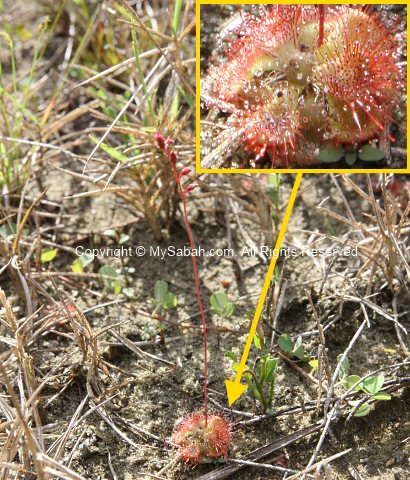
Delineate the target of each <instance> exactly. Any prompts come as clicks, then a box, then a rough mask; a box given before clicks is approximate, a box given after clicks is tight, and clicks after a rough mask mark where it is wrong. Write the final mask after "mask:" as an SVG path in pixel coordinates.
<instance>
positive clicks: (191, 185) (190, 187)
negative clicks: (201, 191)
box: [184, 183, 198, 196]
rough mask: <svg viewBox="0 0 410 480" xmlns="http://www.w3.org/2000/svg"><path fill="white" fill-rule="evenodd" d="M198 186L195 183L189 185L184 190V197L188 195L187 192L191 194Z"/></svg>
mask: <svg viewBox="0 0 410 480" xmlns="http://www.w3.org/2000/svg"><path fill="white" fill-rule="evenodd" d="M197 186H198V184H197V183H190V184H189V185H188V186H187V187H186V189H185V190H184V196H185V195H186V194H187V193H189V192H192V190H194V189H195V188H196V187H197Z"/></svg>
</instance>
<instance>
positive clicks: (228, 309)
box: [223, 302, 235, 318]
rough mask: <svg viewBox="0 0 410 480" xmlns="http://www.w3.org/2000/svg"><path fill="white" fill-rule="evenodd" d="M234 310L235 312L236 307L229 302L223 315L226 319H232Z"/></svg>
mask: <svg viewBox="0 0 410 480" xmlns="http://www.w3.org/2000/svg"><path fill="white" fill-rule="evenodd" d="M234 310H235V305H234V304H233V303H232V302H228V303H227V304H226V305H225V309H224V313H223V316H224V318H229V317H231V316H232V314H233V312H234Z"/></svg>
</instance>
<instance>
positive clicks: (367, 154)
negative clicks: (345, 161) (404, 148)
mask: <svg viewBox="0 0 410 480" xmlns="http://www.w3.org/2000/svg"><path fill="white" fill-rule="evenodd" d="M385 157H386V154H385V153H384V152H382V151H381V150H380V149H379V148H377V147H373V146H372V145H364V146H363V147H362V148H361V149H360V150H359V158H360V160H363V162H379V161H380V160H383V159H384V158H385Z"/></svg>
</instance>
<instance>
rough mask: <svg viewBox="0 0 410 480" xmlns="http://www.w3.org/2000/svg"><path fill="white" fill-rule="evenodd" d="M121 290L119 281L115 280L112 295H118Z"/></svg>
mask: <svg viewBox="0 0 410 480" xmlns="http://www.w3.org/2000/svg"><path fill="white" fill-rule="evenodd" d="M121 290H122V283H121V280H115V281H114V293H115V295H118V294H120V293H121Z"/></svg>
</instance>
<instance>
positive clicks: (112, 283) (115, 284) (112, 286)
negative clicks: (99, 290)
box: [98, 265, 122, 295]
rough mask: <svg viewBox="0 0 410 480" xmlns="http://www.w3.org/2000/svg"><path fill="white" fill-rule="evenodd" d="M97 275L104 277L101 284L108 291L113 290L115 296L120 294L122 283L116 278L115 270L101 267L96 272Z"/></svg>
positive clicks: (106, 266) (105, 266)
mask: <svg viewBox="0 0 410 480" xmlns="http://www.w3.org/2000/svg"><path fill="white" fill-rule="evenodd" d="M98 273H99V274H100V275H104V278H103V283H104V286H105V287H106V288H107V289H108V290H113V291H114V293H115V294H116V295H118V294H119V293H121V290H122V282H121V279H120V278H119V276H118V273H117V270H116V269H115V268H114V267H111V266H110V265H103V266H102V267H101V268H100V269H99V270H98ZM108 277H110V278H108Z"/></svg>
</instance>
